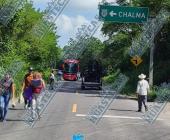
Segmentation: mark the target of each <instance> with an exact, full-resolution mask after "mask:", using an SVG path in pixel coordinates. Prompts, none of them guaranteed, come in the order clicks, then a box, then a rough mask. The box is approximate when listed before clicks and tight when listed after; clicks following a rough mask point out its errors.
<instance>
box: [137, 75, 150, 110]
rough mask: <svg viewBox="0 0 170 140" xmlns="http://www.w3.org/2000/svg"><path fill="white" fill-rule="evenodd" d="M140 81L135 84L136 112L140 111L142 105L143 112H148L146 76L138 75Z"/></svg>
mask: <svg viewBox="0 0 170 140" xmlns="http://www.w3.org/2000/svg"><path fill="white" fill-rule="evenodd" d="M138 78H139V79H140V80H139V81H138V84H137V90H136V93H137V97H138V112H141V111H142V103H143V105H144V107H145V111H148V107H147V105H146V102H147V94H148V92H149V83H148V81H146V80H145V78H146V75H144V74H140V75H139V76H138Z"/></svg>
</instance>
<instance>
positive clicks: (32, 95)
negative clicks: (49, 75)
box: [21, 68, 45, 117]
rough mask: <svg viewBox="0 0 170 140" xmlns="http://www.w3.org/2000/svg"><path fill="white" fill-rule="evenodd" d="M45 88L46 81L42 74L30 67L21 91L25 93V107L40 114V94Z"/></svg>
mask: <svg viewBox="0 0 170 140" xmlns="http://www.w3.org/2000/svg"><path fill="white" fill-rule="evenodd" d="M43 89H45V82H44V80H43V79H42V74H41V73H39V72H33V69H32V68H29V71H28V73H27V74H26V75H25V77H24V81H23V84H22V91H21V92H22V93H23V98H24V103H25V105H24V108H25V109H32V110H33V111H36V112H37V114H38V115H39V110H40V108H39V104H40V101H41V99H40V94H41V91H42V90H43ZM39 117H40V115H39Z"/></svg>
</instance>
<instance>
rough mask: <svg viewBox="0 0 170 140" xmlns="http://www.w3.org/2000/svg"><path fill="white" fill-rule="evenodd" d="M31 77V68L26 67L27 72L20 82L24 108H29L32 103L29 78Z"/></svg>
mask: <svg viewBox="0 0 170 140" xmlns="http://www.w3.org/2000/svg"><path fill="white" fill-rule="evenodd" d="M32 79H33V68H32V67H30V68H29V69H28V73H27V74H26V75H25V76H24V81H23V84H22V89H21V92H22V93H23V97H24V103H25V106H24V108H25V109H27V108H30V107H31V104H32V87H31V80H32Z"/></svg>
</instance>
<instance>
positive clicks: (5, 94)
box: [0, 67, 45, 122]
mask: <svg viewBox="0 0 170 140" xmlns="http://www.w3.org/2000/svg"><path fill="white" fill-rule="evenodd" d="M43 89H45V82H44V80H43V79H42V74H41V73H39V72H33V68H31V67H30V68H29V70H28V73H27V74H26V75H25V76H24V80H23V83H22V89H21V96H23V98H24V108H25V109H32V110H36V111H37V112H38V109H39V108H38V106H39V104H40V98H39V97H40V94H41V91H42V90H43ZM10 99H13V100H14V99H15V85H14V80H13V79H12V77H11V76H10V74H6V75H5V76H4V78H3V79H2V80H0V121H1V122H3V121H6V116H7V112H8V106H9V101H10ZM13 107H15V104H13ZM38 113H39V112H38Z"/></svg>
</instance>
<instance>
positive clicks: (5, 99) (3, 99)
mask: <svg viewBox="0 0 170 140" xmlns="http://www.w3.org/2000/svg"><path fill="white" fill-rule="evenodd" d="M9 100H10V93H7V94H4V95H1V96H0V119H1V120H2V121H3V120H5V119H6V115H7V112H8V105H9Z"/></svg>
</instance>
